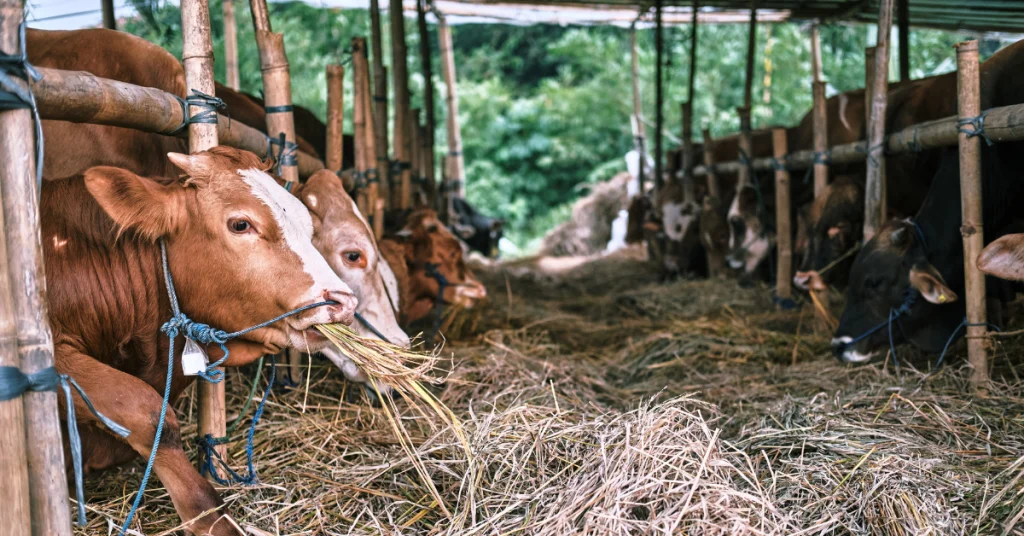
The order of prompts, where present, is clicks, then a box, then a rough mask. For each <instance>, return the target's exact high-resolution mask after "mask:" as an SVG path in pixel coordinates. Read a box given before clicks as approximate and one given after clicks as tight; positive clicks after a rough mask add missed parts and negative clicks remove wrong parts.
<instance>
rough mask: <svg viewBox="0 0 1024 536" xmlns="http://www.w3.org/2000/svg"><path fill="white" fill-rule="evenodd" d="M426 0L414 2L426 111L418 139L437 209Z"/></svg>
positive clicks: (430, 197) (430, 202)
mask: <svg viewBox="0 0 1024 536" xmlns="http://www.w3.org/2000/svg"><path fill="white" fill-rule="evenodd" d="M426 4H427V0H418V1H417V2H416V15H417V19H416V22H417V25H418V26H419V32H420V63H421V64H422V65H423V109H424V110H425V111H426V116H425V117H426V124H425V125H424V131H423V138H422V140H421V141H420V145H421V146H422V149H421V150H422V151H423V167H424V170H423V171H424V175H423V177H424V179H425V180H426V190H427V204H428V205H429V206H430V207H431V208H433V209H437V180H436V179H437V175H436V174H435V171H434V168H435V167H436V165H435V161H434V132H435V129H436V128H437V117H436V116H435V114H434V67H433V65H432V64H431V59H432V55H431V53H430V52H431V51H430V31H429V28H428V27H427V6H426Z"/></svg>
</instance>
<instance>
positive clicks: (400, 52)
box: [389, 0, 412, 209]
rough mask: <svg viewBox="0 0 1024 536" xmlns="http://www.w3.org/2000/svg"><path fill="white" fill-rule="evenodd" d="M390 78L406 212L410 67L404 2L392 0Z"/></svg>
mask: <svg viewBox="0 0 1024 536" xmlns="http://www.w3.org/2000/svg"><path fill="white" fill-rule="evenodd" d="M389 15H390V16H391V78H392V88H394V93H393V94H394V101H395V123H394V134H393V136H394V144H395V160H397V161H398V166H399V169H400V170H401V182H400V184H401V186H400V188H401V194H400V196H399V207H401V208H403V209H407V208H409V207H410V206H411V203H412V168H411V167H410V166H411V161H410V158H411V157H412V140H411V139H410V135H409V125H410V123H409V64H408V62H407V54H408V52H407V51H406V46H405V16H404V14H403V12H402V0H391V10H390V13H389Z"/></svg>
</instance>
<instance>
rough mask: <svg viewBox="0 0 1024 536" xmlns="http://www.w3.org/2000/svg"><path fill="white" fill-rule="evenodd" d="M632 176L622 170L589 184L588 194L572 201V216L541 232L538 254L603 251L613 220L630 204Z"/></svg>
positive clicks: (556, 255)
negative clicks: (542, 237) (629, 194)
mask: <svg viewBox="0 0 1024 536" xmlns="http://www.w3.org/2000/svg"><path fill="white" fill-rule="evenodd" d="M632 178H633V177H632V175H630V174H629V173H626V172H623V173H619V174H618V175H616V176H614V177H612V178H611V179H609V180H608V181H606V182H602V183H599V184H594V185H588V186H589V187H590V193H589V194H587V195H586V196H584V197H583V198H581V199H580V200H578V201H576V203H575V204H573V206H572V217H571V218H569V220H568V221H566V222H564V223H562V224H561V225H558V226H557V227H555V228H554V229H552V230H550V231H548V233H547V234H546V235H544V242H543V244H542V246H541V254H542V255H549V256H555V257H560V256H573V255H592V254H594V253H600V252H602V251H604V248H605V246H606V245H608V241H609V240H611V238H612V220H614V219H615V218H616V217H617V216H618V215H619V211H620V210H626V209H627V208H628V207H629V199H628V198H627V196H626V184H627V183H628V182H629V181H630V180H632Z"/></svg>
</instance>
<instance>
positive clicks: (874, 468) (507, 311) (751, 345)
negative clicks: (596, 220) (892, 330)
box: [77, 252, 1024, 535]
mask: <svg viewBox="0 0 1024 536" xmlns="http://www.w3.org/2000/svg"><path fill="white" fill-rule="evenodd" d="M482 278H483V279H484V280H485V282H486V283H487V285H488V289H489V290H490V293H491V301H490V303H489V304H488V305H487V306H485V307H482V308H478V309H474V310H471V311H464V312H461V313H459V314H458V315H457V316H456V317H455V318H454V319H453V322H452V324H451V327H450V328H449V330H448V336H449V337H450V338H451V339H452V340H451V341H450V343H449V346H448V350H449V351H450V352H451V353H452V355H453V359H454V372H453V374H452V375H451V376H450V377H449V379H448V383H447V386H446V387H445V388H444V389H443V390H441V391H439V392H438V396H439V397H440V398H441V400H442V401H443V402H444V403H446V404H447V405H448V406H449V407H450V408H451V409H452V410H453V411H454V412H455V413H456V414H457V415H458V416H459V418H460V419H461V421H462V423H463V426H464V428H465V430H466V432H467V434H468V436H469V443H470V446H471V448H472V452H473V456H472V457H471V459H469V460H467V458H466V455H465V454H464V452H463V451H462V448H461V445H460V444H459V442H458V440H457V439H456V438H455V437H454V435H453V434H451V433H450V431H441V432H435V431H433V430H434V429H433V428H432V427H430V426H428V425H427V423H425V422H422V417H419V416H417V415H416V414H415V413H414V412H411V411H407V412H406V414H407V421H406V426H407V428H409V429H410V431H412V433H413V436H414V443H415V444H416V448H417V452H418V457H419V458H420V459H421V460H422V461H423V464H424V466H425V468H426V472H427V474H428V475H429V476H430V479H431V481H432V483H433V484H434V486H435V487H436V489H437V490H438V491H439V492H440V495H441V496H442V497H443V498H444V499H445V503H446V504H445V506H446V508H447V510H448V511H450V512H451V513H452V516H451V517H447V516H445V515H443V513H442V509H441V508H440V507H439V506H438V505H436V504H434V503H433V499H432V496H431V494H430V493H429V492H428V491H427V486H425V484H424V482H422V481H421V480H420V476H419V475H420V473H418V472H417V471H416V469H415V467H414V465H413V463H412V462H411V460H410V459H409V458H408V457H407V456H406V455H405V454H404V453H403V451H402V449H401V448H400V446H399V445H398V443H397V441H396V439H395V437H394V436H393V434H392V433H391V431H390V427H389V425H388V424H387V421H386V417H385V416H384V415H383V413H382V412H381V411H382V410H380V409H375V408H371V407H368V406H367V405H365V404H350V403H348V402H346V399H347V392H346V390H347V389H351V386H348V385H347V384H345V382H344V381H343V380H341V379H339V378H340V374H338V373H337V372H336V371H332V370H330V365H328V364H324V363H321V362H314V369H313V371H312V374H311V380H310V383H309V385H308V388H307V387H306V386H303V387H302V388H300V389H297V390H295V391H292V392H289V393H284V394H281V393H275V394H274V395H273V396H272V397H271V398H270V401H269V402H268V408H267V411H266V414H265V417H264V421H263V423H261V427H260V430H259V432H258V433H257V436H256V438H257V441H256V454H257V469H258V471H259V475H260V479H261V484H260V485H259V486H256V487H254V488H244V487H232V488H228V489H225V490H222V491H223V493H224V496H225V499H226V500H227V501H228V509H229V511H230V512H231V513H232V514H233V515H234V516H235V519H236V520H237V521H238V522H239V524H240V525H242V526H248V527H254V528H255V529H257V531H254V532H253V534H348V533H355V534H382V533H383V534H509V533H512V534H545V535H557V534H579V533H583V534H594V535H618V534H649V533H652V534H653V533H658V534H668V533H679V534H721V535H730V534H779V535H790V534H892V535H906V534H934V535H945V534H1012V533H1014V532H1012V531H1013V530H1014V529H1013V527H1014V526H1017V530H1018V531H1019V530H1021V529H1024V525H1021V524H1020V523H1021V522H1022V519H1024V494H1022V493H1021V492H1020V489H1021V487H1022V483H1024V481H1022V478H1024V457H1022V454H1024V451H1022V449H1024V383H1021V382H1020V381H1019V380H1018V379H1017V377H1016V372H1015V370H1014V368H1013V365H1015V364H1016V362H1017V356H1018V355H1019V352H1018V351H1017V350H1019V348H1020V347H1021V345H1020V341H1016V340H1012V339H1011V340H1005V341H1004V342H1003V343H1001V345H1000V346H999V347H998V348H997V352H996V357H995V367H996V377H997V378H998V383H997V385H996V388H995V389H994V390H993V392H992V394H991V396H989V397H987V398H977V397H973V396H972V395H971V394H970V391H969V389H968V387H967V385H966V383H967V382H966V375H965V374H963V373H962V372H961V371H958V370H954V369H946V370H944V371H941V372H939V373H937V374H932V375H928V374H924V373H918V372H915V371H913V370H909V369H907V368H906V367H905V368H904V370H903V372H902V374H901V375H900V376H897V375H895V374H893V373H892V371H891V370H889V369H888V366H887V365H877V366H866V367H860V368H848V367H846V366H842V365H839V364H838V363H837V362H835V361H834V360H833V359H831V358H830V357H828V340H827V337H825V336H823V335H815V334H814V333H812V330H811V328H810V312H809V311H805V312H802V313H801V312H796V313H775V312H771V310H770V298H769V292H768V291H767V290H766V289H750V290H744V289H739V288H738V287H737V286H736V285H735V284H734V283H732V282H727V281H702V282H677V283H670V284H666V285H662V284H658V283H657V274H656V273H655V272H654V271H653V270H651V269H650V268H649V267H647V266H646V265H645V264H643V263H641V262H639V261H637V260H636V252H624V253H621V254H617V255H612V256H608V257H605V258H601V259H599V260H590V261H587V260H579V259H576V260H573V259H564V260H562V261H559V262H557V263H552V262H549V260H546V259H530V260H527V261H522V262H519V263H512V264H508V265H504V266H502V265H498V266H496V267H494V268H491V269H488V270H487V271H486V272H485V273H483V274H482ZM805 309H807V308H805ZM960 346H961V347H960V348H958V350H959V352H958V353H959V354H961V355H962V354H963V349H962V343H961V345H960ZM900 358H901V360H902V361H905V362H916V363H918V364H920V365H921V366H924V365H925V364H926V363H925V361H924V360H922V359H923V358H921V357H920V356H914V355H913V354H912V352H910V351H908V352H906V353H905V354H901V356H900ZM245 394H246V385H245V382H244V381H242V379H241V378H238V377H232V378H231V383H230V384H229V396H230V400H229V405H228V407H229V408H239V407H241V404H242V401H243V400H244V399H243V397H244V395H245ZM402 406H403V403H402V402H399V407H400V408H401V407H402ZM178 409H179V413H178V415H179V416H180V417H181V420H182V422H184V423H186V425H185V431H184V432H183V436H184V437H186V438H188V437H194V431H195V425H194V422H195V417H194V413H195V412H194V406H193V402H192V400H191V399H190V398H187V399H186V400H183V401H182V404H181V405H180V407H179V408H178ZM242 448H243V447H242V444H241V442H239V443H236V444H234V445H233V446H232V448H231V453H232V455H233V456H234V459H235V460H236V463H237V462H238V461H240V460H242V459H243V458H242ZM140 467H141V464H139V465H135V466H131V467H129V468H127V469H122V470H121V471H113V472H108V473H106V474H104V475H102V476H100V477H99V478H95V479H93V480H91V481H88V482H87V486H88V489H87V495H86V496H87V499H88V500H89V503H90V504H89V506H90V512H89V519H90V525H89V526H88V527H86V528H85V529H81V530H78V531H77V532H78V533H80V534H107V530H108V521H107V519H113V520H114V521H115V522H116V521H119V520H121V519H123V518H124V513H125V512H126V511H127V507H128V505H129V501H130V499H131V494H132V493H133V490H134V487H135V485H136V484H137V482H138V478H139V474H138V472H139V468H140ZM139 519H140V522H139V524H138V525H137V526H136V527H135V528H136V529H137V530H139V531H140V532H141V533H144V534H147V535H153V534H161V533H162V532H163V531H167V530H170V529H172V528H174V527H175V525H176V524H177V521H176V516H175V515H174V513H173V510H172V508H171V505H170V501H169V500H168V498H167V496H166V494H165V492H164V491H163V490H162V489H161V488H160V487H159V485H158V484H154V485H152V486H151V488H150V490H149V491H147V494H146V501H145V503H144V507H143V509H142V511H141V512H140V515H139ZM258 531H262V532H258Z"/></svg>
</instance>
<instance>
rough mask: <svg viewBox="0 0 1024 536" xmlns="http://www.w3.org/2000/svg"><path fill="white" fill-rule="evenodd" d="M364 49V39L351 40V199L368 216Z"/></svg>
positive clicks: (367, 135)
mask: <svg viewBox="0 0 1024 536" xmlns="http://www.w3.org/2000/svg"><path fill="white" fill-rule="evenodd" d="M365 48H366V40H365V39H364V38H362V37H353V38H352V111H353V112H354V114H353V122H352V124H353V126H354V127H355V129H354V132H355V142H356V154H355V176H356V190H355V195H353V198H354V199H355V201H356V207H357V208H358V209H359V212H360V213H362V214H368V213H369V210H370V206H369V205H368V203H367V201H368V198H367V191H366V183H365V178H366V169H367V162H366V151H365V148H366V145H365V143H366V139H367V138H369V137H372V136H373V133H371V132H369V131H368V130H367V128H366V127H367V123H366V116H367V115H370V111H369V110H368V109H367V108H366V96H365V95H364V94H363V93H364V92H365V91H367V90H368V89H369V85H368V84H367V81H366V75H367V73H366V71H365V67H366V64H365V63H364V62H363V61H362V59H363V58H364V57H365Z"/></svg>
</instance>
